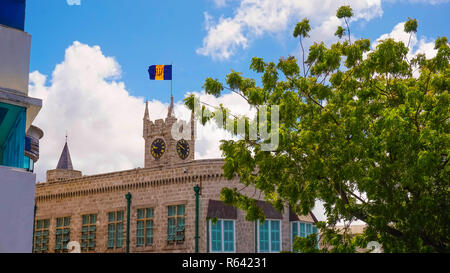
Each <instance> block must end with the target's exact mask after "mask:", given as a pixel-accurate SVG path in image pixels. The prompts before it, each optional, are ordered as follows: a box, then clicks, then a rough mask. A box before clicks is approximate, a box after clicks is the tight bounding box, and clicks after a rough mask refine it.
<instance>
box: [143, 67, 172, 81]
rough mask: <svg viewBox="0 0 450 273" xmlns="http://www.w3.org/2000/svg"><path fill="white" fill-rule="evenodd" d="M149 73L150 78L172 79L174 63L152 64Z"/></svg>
mask: <svg viewBox="0 0 450 273" xmlns="http://www.w3.org/2000/svg"><path fill="white" fill-rule="evenodd" d="M148 74H149V75H150V80H172V65H151V66H150V67H149V68H148Z"/></svg>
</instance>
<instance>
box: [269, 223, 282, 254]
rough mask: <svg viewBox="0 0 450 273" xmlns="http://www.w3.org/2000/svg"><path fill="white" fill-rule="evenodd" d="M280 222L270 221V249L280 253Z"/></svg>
mask: <svg viewBox="0 0 450 273" xmlns="http://www.w3.org/2000/svg"><path fill="white" fill-rule="evenodd" d="M280 244H281V242H280V221H274V220H272V221H270V249H271V251H276V252H278V251H280V248H281V247H280Z"/></svg>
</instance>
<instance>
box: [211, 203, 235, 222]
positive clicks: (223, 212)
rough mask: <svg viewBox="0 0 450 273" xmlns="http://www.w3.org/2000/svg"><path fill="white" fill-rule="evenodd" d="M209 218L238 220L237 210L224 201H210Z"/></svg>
mask: <svg viewBox="0 0 450 273" xmlns="http://www.w3.org/2000/svg"><path fill="white" fill-rule="evenodd" d="M206 217H207V218H219V219H237V209H236V208H235V207H233V206H230V205H227V204H224V203H223V202H222V201H218V200H209V202H208V213H207V215H206Z"/></svg>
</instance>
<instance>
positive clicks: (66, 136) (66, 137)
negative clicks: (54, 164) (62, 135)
mask: <svg viewBox="0 0 450 273" xmlns="http://www.w3.org/2000/svg"><path fill="white" fill-rule="evenodd" d="M66 143H67V130H66Z"/></svg>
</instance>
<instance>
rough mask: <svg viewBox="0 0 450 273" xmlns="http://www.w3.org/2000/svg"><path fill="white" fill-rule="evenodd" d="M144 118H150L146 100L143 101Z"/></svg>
mask: <svg viewBox="0 0 450 273" xmlns="http://www.w3.org/2000/svg"><path fill="white" fill-rule="evenodd" d="M144 120H150V115H149V113H148V100H146V101H145V113H144Z"/></svg>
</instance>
